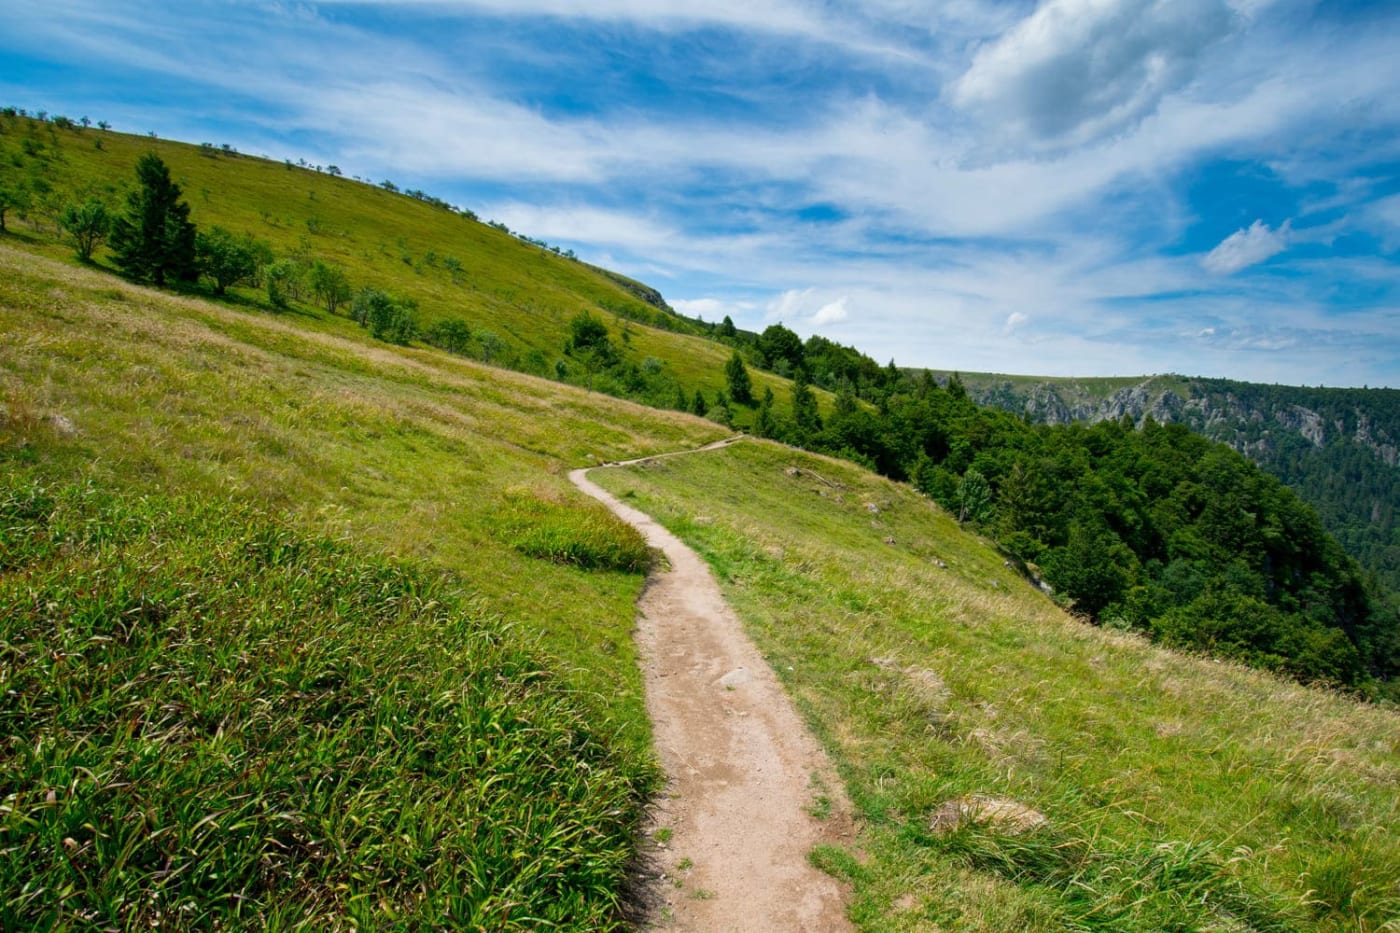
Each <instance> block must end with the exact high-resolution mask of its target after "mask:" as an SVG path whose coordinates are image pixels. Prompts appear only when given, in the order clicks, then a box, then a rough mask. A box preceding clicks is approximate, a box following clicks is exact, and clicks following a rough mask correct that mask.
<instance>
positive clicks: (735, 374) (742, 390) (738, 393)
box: [724, 350, 753, 405]
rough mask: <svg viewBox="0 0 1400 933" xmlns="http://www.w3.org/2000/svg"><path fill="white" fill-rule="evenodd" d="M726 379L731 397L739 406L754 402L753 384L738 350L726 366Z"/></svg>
mask: <svg viewBox="0 0 1400 933" xmlns="http://www.w3.org/2000/svg"><path fill="white" fill-rule="evenodd" d="M724 378H725V380H726V381H727V382H728V383H729V397H730V398H732V399H733V400H734V402H735V404H737V405H748V404H750V403H751V402H752V401H753V382H752V381H750V379H749V371H748V369H747V368H746V367H745V366H744V358H743V356H741V355H740V354H739V351H738V350H735V351H734V355H733V356H731V357H730V358H729V362H728V363H725V364H724Z"/></svg>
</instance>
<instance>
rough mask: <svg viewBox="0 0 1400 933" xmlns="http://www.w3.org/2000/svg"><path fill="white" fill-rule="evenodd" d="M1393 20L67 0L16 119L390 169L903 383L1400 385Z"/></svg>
mask: <svg viewBox="0 0 1400 933" xmlns="http://www.w3.org/2000/svg"><path fill="white" fill-rule="evenodd" d="M1397 49H1400V5H1396V4H1393V3H1381V2H1329V3H1321V2H1310V0H1040V2H1026V0H1006V2H988V0H947V2H942V3H936V4H935V3H924V2H918V0H863V2H860V3H856V2H854V0H745V2H739V0H712V2H710V3H708V4H705V5H703V7H698V8H697V9H696V10H695V11H690V10H682V9H680V8H679V7H677V6H676V5H675V4H672V3H664V2H658V0H592V2H590V3H587V4H584V3H580V2H577V0H414V2H406V0H324V2H290V0H289V2H276V0H256V2H254V0H250V2H213V0H185V2H180V3H175V2H173V0H150V2H147V3H143V4H141V5H140V6H139V8H137V5H119V4H113V3H110V2H105V0H49V2H46V3H44V4H9V5H0V61H2V62H3V65H4V67H3V68H0V105H5V106H17V107H24V108H26V109H28V110H30V111H31V112H33V111H38V110H46V111H48V112H49V113H50V114H64V115H66V116H69V117H71V118H73V119H77V118H79V117H81V116H88V117H90V118H91V119H92V120H94V121H96V120H107V121H109V122H110V123H111V124H112V126H113V128H114V129H117V130H121V131H125V132H134V133H145V132H155V133H156V134H157V135H159V136H161V137H164V138H171V139H180V140H184V141H188V142H192V143H199V142H211V143H214V144H216V145H218V144H225V143H226V144H229V145H232V146H234V147H236V148H237V149H239V150H240V151H242V152H246V153H251V154H258V155H267V156H269V157H270V158H274V159H279V160H280V159H285V158H290V159H293V160H297V159H305V160H306V161H307V162H309V163H312V164H322V165H324V164H332V163H333V164H336V165H338V166H339V167H340V168H341V170H342V171H343V172H344V173H345V174H346V175H351V176H360V177H363V178H366V179H369V180H371V181H376V182H377V181H379V180H382V179H386V178H387V179H392V180H393V181H394V182H395V183H396V184H398V185H399V187H401V188H404V189H409V188H420V189H422V190H424V191H427V192H428V193H430V194H432V195H434V196H436V197H440V198H442V199H444V200H446V201H448V202H450V203H453V204H457V205H460V206H463V207H466V208H470V209H471V210H473V211H475V212H476V213H477V214H478V215H479V216H480V217H481V219H483V220H497V221H501V222H503V223H506V224H507V225H508V226H509V227H510V228H511V229H512V230H515V231H517V232H520V233H522V234H526V235H529V236H532V237H537V238H541V239H544V240H546V241H548V242H549V243H551V244H554V245H558V246H560V247H563V248H566V249H572V250H574V251H575V252H576V253H577V254H578V256H579V258H581V259H583V260H585V261H588V262H592V263H596V264H598V265H602V266H606V267H608V268H611V269H615V270H617V271H619V272H622V273H625V274H627V275H631V276H634V277H636V278H638V279H640V280H642V281H644V282H646V283H648V284H650V285H652V286H654V287H656V288H657V289H658V290H660V291H661V293H662V294H663V295H664V296H665V297H666V299H667V300H668V301H669V302H670V303H671V304H672V305H673V306H674V307H675V308H676V309H677V310H679V311H681V312H683V313H685V314H689V315H700V316H703V317H704V318H705V319H706V320H709V321H718V320H719V319H721V318H722V317H724V316H725V315H729V316H730V317H732V319H733V320H734V322H735V323H736V324H737V325H738V326H740V327H743V328H746V329H750V330H760V331H761V330H762V329H763V328H764V327H766V326H768V325H769V324H772V323H775V322H781V323H783V324H785V325H786V326H788V327H791V328H792V329H794V330H796V331H797V332H798V333H799V334H801V335H802V336H804V337H806V336H809V335H810V334H813V333H820V334H822V335H824V336H826V337H829V338H831V339H834V340H837V341H839V342H841V343H844V344H850V345H854V346H855V347H857V348H858V349H860V350H862V351H863V352H865V353H868V354H869V355H871V356H872V357H874V358H876V359H877V360H879V361H881V362H882V363H883V362H884V361H886V360H889V359H893V360H894V361H895V362H896V363H897V364H899V365H901V366H909V367H928V368H931V369H938V370H962V371H966V372H1002V373H1022V374H1030V375H1044V376H1081V377H1087V376H1110V375H1150V374H1154V373H1167V372H1173V373H1180V374H1184V375H1190V376H1212V377H1226V378H1234V379H1241V380H1247V381H1253V382H1267V383H1282V384H1291V385H1329V386H1357V387H1359V386H1363V385H1367V386H1371V387H1378V386H1386V387H1391V388H1396V387H1400V54H1397V51H1396V50H1397Z"/></svg>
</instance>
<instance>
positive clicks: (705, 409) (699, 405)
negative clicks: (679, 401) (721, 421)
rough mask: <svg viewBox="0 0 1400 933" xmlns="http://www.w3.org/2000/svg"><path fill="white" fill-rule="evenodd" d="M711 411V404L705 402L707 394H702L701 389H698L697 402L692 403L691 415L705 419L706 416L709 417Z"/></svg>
mask: <svg viewBox="0 0 1400 933" xmlns="http://www.w3.org/2000/svg"><path fill="white" fill-rule="evenodd" d="M709 411H710V406H709V404H708V403H707V402H706V401H705V393H704V392H701V391H700V390H699V389H696V390H695V401H693V402H692V403H691V405H690V413H691V414H692V415H699V416H700V417H702V418H703V417H705V415H707V414H708V413H709Z"/></svg>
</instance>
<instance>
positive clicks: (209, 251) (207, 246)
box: [194, 227, 258, 295]
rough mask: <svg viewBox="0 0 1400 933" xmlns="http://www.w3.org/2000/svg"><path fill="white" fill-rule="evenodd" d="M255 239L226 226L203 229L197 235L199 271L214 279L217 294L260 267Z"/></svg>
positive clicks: (245, 278)
mask: <svg viewBox="0 0 1400 933" xmlns="http://www.w3.org/2000/svg"><path fill="white" fill-rule="evenodd" d="M252 239H253V238H252V237H250V236H242V237H239V236H234V235H233V234H232V233H229V232H228V231H227V230H225V229H224V228H223V227H213V228H211V229H210V230H208V231H207V232H206V231H200V232H199V233H198V234H197V235H196V236H195V241H194V242H195V255H196V256H197V257H198V260H199V271H200V272H201V273H202V274H203V275H205V276H207V277H208V278H209V280H210V281H211V282H213V283H214V294H216V295H222V294H223V293H224V292H225V291H226V290H227V289H228V287H229V286H230V285H237V284H238V283H240V282H245V281H248V280H250V279H252V277H253V273H254V272H256V271H257V268H258V263H257V255H256V253H255V251H254V249H253V244H252Z"/></svg>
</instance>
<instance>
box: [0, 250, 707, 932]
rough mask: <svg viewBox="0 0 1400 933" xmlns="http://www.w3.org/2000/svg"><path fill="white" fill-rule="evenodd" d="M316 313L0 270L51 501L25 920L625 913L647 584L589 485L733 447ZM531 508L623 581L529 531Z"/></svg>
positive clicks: (32, 617)
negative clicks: (560, 557) (524, 543)
mask: <svg viewBox="0 0 1400 933" xmlns="http://www.w3.org/2000/svg"><path fill="white" fill-rule="evenodd" d="M320 323H322V322H317V321H315V320H306V319H301V318H298V317H291V318H286V317H284V318H274V317H270V316H267V315H263V314H256V313H255V314H249V313H248V312H247V311H245V310H241V309H239V308H237V307H228V306H222V305H216V304H211V303H208V302H204V301H200V300H194V299H190V298H185V297H179V296H172V295H168V294H162V293H158V292H154V291H150V290H147V289H144V288H140V287H135V286H130V285H127V284H123V283H120V282H114V281H113V280H112V279H111V278H109V277H108V276H105V275H103V274H101V273H99V272H97V271H93V270H86V269H81V268H76V267H73V266H71V265H69V264H66V263H63V262H58V261H55V260H51V259H46V258H43V257H38V256H34V255H32V254H30V253H26V252H21V251H16V250H13V249H9V248H7V247H5V246H0V476H3V477H4V479H5V481H6V482H7V483H8V482H21V486H23V488H29V486H37V487H38V489H39V490H41V491H43V490H46V491H45V492H42V494H40V493H35V494H34V495H32V496H30V497H29V498H30V499H31V500H33V502H34V503H38V504H31V505H26V506H22V507H21V506H15V507H12V508H10V510H9V512H8V513H7V525H6V535H7V538H6V540H7V542H10V543H8V544H7V548H8V550H7V551H6V555H7V556H6V558H5V562H4V570H3V571H0V588H3V592H4V593H5V597H4V599H5V600H6V603H5V611H4V612H3V613H0V619H2V620H3V621H2V622H0V624H3V625H4V626H5V627H6V628H5V631H4V633H3V634H0V652H3V654H4V661H3V669H0V676H3V678H4V679H5V681H6V684H5V687H4V689H6V690H12V691H14V693H10V694H6V695H7V696H15V695H21V696H23V697H24V698H25V702H24V704H18V703H9V704H8V705H7V706H6V708H5V711H4V715H6V717H7V719H6V723H5V728H4V730H3V732H0V736H3V738H4V742H5V745H4V755H5V756H6V761H5V763H4V767H3V768H0V773H3V774H4V775H5V781H6V782H7V783H6V789H5V791H3V793H0V804H3V806H4V807H6V808H7V809H6V810H5V811H4V815H3V822H4V826H5V832H6V833H7V836H6V838H5V841H4V842H3V843H2V844H0V872H3V873H4V877H5V883H4V884H3V885H0V890H3V891H4V892H5V894H4V897H5V899H6V903H7V905H8V906H7V907H6V909H7V910H9V911H10V914H9V915H8V916H9V917H10V918H13V922H10V921H9V920H6V921H0V925H2V926H7V927H16V926H36V927H39V928H42V927H44V926H46V925H47V924H48V920H49V919H53V918H60V920H59V921H55V922H58V923H59V926H60V927H63V926H67V927H69V928H78V927H85V926H88V925H91V923H99V924H107V923H110V924H111V925H113V926H115V927H117V928H120V929H135V928H138V927H139V928H146V927H147V926H148V925H149V923H150V922H151V921H152V920H153V919H154V917H155V914H154V912H155V911H160V912H161V916H162V917H163V918H164V920H163V922H164V923H165V924H167V925H169V926H172V927H176V928H183V929H195V928H200V929H205V928H209V927H210V926H211V925H213V924H214V923H215V921H218V922H221V923H227V924H231V925H234V926H239V927H259V926H261V925H262V924H263V923H267V924H269V925H270V926H273V927H291V926H296V925H298V924H301V925H302V926H304V927H307V928H335V927H341V928H348V927H350V926H352V925H355V924H357V923H358V924H359V926H360V927H361V928H365V927H369V928H384V927H400V928H405V929H409V928H422V927H425V926H432V925H434V924H447V925H460V924H466V923H468V921H471V922H473V923H476V924H478V925H479V926H481V927H483V928H486V929H496V928H500V927H502V926H509V925H510V924H512V923H514V924H517V925H519V926H521V927H526V928H534V927H536V926H538V925H540V924H542V923H543V922H544V920H547V919H550V918H553V919H554V920H558V921H560V922H561V923H564V924H565V926H568V925H569V924H573V927H572V928H575V929H592V928H595V927H597V926H604V927H606V926H607V925H608V924H609V923H613V922H617V921H618V917H619V914H618V911H617V904H618V902H619V899H620V896H621V895H620V894H619V892H620V891H621V890H622V885H621V873H620V868H621V866H622V865H623V864H624V863H625V861H626V858H627V857H628V855H629V854H630V852H631V851H632V849H633V846H634V841H633V840H632V839H631V837H630V835H629V834H630V831H631V828H632V827H634V826H635V825H636V822H637V820H638V816H639V814H640V812H641V808H642V805H643V800H642V797H643V793H644V791H646V790H647V788H648V787H649V786H650V781H651V779H652V777H653V775H654V774H655V771H654V767H653V765H652V764H651V750H650V728H649V725H648V722H647V719H646V714H645V709H644V706H643V704H642V699H641V679H640V674H639V671H638V668H637V666H636V656H635V652H634V648H633V644H632V640H631V630H632V627H633V624H634V620H635V602H636V598H637V595H638V594H639V592H640V590H641V587H642V585H643V582H644V577H643V575H642V573H641V572H640V569H641V568H640V563H639V560H638V557H639V554H638V551H637V541H636V540H635V539H634V538H629V537H628V535H627V533H625V532H623V531H622V530H620V529H619V528H618V527H617V526H615V525H610V524H608V523H607V521H604V520H602V519H601V516H600V513H599V510H598V507H597V505H596V504H595V503H593V502H592V500H590V499H587V498H586V497H583V496H582V495H581V494H579V493H577V492H576V491H575V490H574V489H573V487H572V486H571V485H570V484H569V483H568V481H567V478H566V477H565V475H564V474H565V473H566V471H567V469H568V468H570V467H572V466H575V465H578V464H580V463H588V462H596V461H602V460H611V459H619V458H621V457H624V456H629V455H632V454H634V453H636V452H638V451H641V452H653V453H655V452H662V451H667V450H673V449H676V448H683V447H689V446H694V445H697V444H700V443H704V442H706V441H710V440H715V439H717V438H718V437H720V436H723V435H724V433H725V432H724V431H723V429H721V428H719V427H718V426H717V425H714V424H713V423H710V422H707V421H703V420H701V419H697V418H692V417H689V416H685V415H680V414H675V413H665V412H658V411H655V410H651V409H647V408H644V407H641V406H638V405H635V404H631V403H627V402H622V401H619V400H617V399H612V398H608V397H606V396H602V395H598V394H596V393H594V394H588V393H585V392H583V391H582V390H577V389H573V388H571V387H567V386H559V385H557V384H552V383H547V382H543V381H541V380H537V379H533V378H530V377H527V376H523V375H520V374H516V373H511V372H506V371H502V370H497V369H492V368H489V367H484V366H482V365H480V364H477V363H473V362H471V361H467V360H462V359H459V358H454V357H449V356H446V355H445V354H442V353H438V352H436V351H426V350H414V349H404V348H393V347H388V346H384V345H370V344H368V343H366V342H365V340H364V339H363V337H362V336H361V335H360V334H358V333H356V332H354V331H350V332H349V333H348V335H343V334H341V333H340V332H338V331H337V330H336V329H335V328H334V327H326V326H319V324H320ZM24 484H29V486H24ZM522 484H524V485H523V487H522ZM521 488H524V489H527V490H529V491H530V495H531V496H537V497H540V501H542V502H544V503H546V505H545V508H544V518H545V519H547V521H545V522H543V523H542V524H544V525H548V526H549V527H551V528H553V529H554V531H555V532H556V533H557V534H558V535H559V536H561V537H562V538H563V539H566V540H567V539H571V538H576V539H578V540H582V541H584V542H585V543H587V544H588V547H589V548H590V549H591V551H590V553H595V554H599V555H603V557H604V559H602V560H593V559H590V560H588V561H580V560H573V561H565V562H556V561H555V560H553V559H545V560H541V559H539V558H537V557H532V556H529V555H527V554H524V553H521V552H520V551H519V550H517V549H516V547H515V546H514V545H513V544H512V542H511V541H509V540H504V539H503V536H502V533H501V529H500V526H499V522H498V520H497V519H498V516H497V514H496V509H495V508H494V506H495V505H497V504H499V503H502V502H505V501H508V500H509V499H510V498H511V497H512V496H513V495H516V494H517V492H518V490H520V489H521ZM88 490H93V492H91V493H89V492H87V491H88ZM15 495H18V493H16V494H15ZM26 495H27V494H26ZM21 499H22V497H21ZM49 500H52V502H53V503H55V505H54V506H53V507H50V506H49V505H47V504H44V503H46V502H47V501H49ZM16 501H20V500H16ZM585 532H586V534H584V533H585ZM46 536H47V537H46ZM16 542H18V543H16ZM45 542H47V543H45ZM250 542H251V543H250ZM258 542H265V543H258ZM608 547H611V548H612V550H608ZM25 548H28V549H29V550H25ZM16 555H19V556H16ZM258 555H262V556H258ZM382 555H392V556H393V557H394V558H396V559H397V560H398V561H402V562H404V563H402V564H400V563H386V562H385V559H384V557H383V556H382ZM644 555H645V551H644V549H643V550H642V551H641V557H642V558H643V560H644ZM583 563H589V564H591V565H592V566H588V567H585V566H582V564H583ZM264 565H266V566H264ZM444 575H445V576H444ZM132 633H135V634H137V635H139V636H140V638H139V639H138V642H139V644H134V643H131V635H132ZM19 678H22V680H20V679H19ZM326 678H329V679H326ZM133 704H134V705H133ZM221 724H225V725H223V726H222V727H221ZM435 762H436V763H435ZM498 765H499V768H500V769H501V770H500V773H499V774H497V773H496V771H495V770H494V769H495V768H496V767H497V766H498ZM444 768H447V769H448V770H443V769H444ZM137 778H139V788H138V783H137V780H136V779H137ZM49 790H52V791H53V792H54V800H55V805H54V808H51V807H50V804H49V802H48V796H47V795H48V792H49ZM6 795H10V796H9V797H8V799H5V796H6ZM308 795H309V796H308ZM303 796H307V797H308V799H306V800H302V799H301V798H302V797H303ZM206 817H211V819H209V820H208V821H205V818H206ZM68 839H71V840H72V842H71V843H68V842H65V840H68ZM75 847H76V848H75ZM128 847H130V851H129V852H128V851H127V849H128ZM284 847H285V850H284ZM337 847H339V848H337ZM123 853H126V854H123ZM171 859H173V861H172V860H171ZM133 860H136V861H133ZM138 862H139V864H138ZM181 866H184V867H181ZM176 868H179V873H178V874H176V875H173V876H169V877H167V875H166V874H163V873H165V872H171V871H174V870H175V869H176ZM216 876H217V877H216ZM152 894H158V897H157V899H156V900H154V901H152V900H150V899H149V896H150V895H152ZM171 911H176V912H174V913H172V912H171ZM94 917H96V918H102V919H100V920H92V918H94ZM85 918H87V919H85ZM435 918H436V919H435ZM442 918H446V919H442ZM472 918H475V919H474V920H473V919H472Z"/></svg>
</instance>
